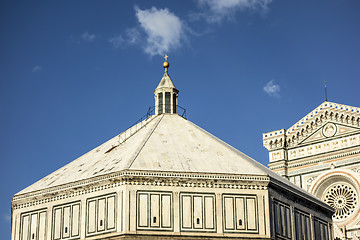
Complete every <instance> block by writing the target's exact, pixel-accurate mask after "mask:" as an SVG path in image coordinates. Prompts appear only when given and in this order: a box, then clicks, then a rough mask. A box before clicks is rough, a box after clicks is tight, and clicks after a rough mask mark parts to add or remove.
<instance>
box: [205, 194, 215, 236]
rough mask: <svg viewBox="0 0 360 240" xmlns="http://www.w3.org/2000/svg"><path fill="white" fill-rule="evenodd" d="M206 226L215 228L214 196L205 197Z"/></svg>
mask: <svg viewBox="0 0 360 240" xmlns="http://www.w3.org/2000/svg"><path fill="white" fill-rule="evenodd" d="M204 202H205V204H204V205H205V210H204V213H205V228H206V229H214V212H215V209H214V197H204Z"/></svg>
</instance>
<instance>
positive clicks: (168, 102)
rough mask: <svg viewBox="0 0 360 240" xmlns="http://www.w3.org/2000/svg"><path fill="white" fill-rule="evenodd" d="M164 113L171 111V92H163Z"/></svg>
mask: <svg viewBox="0 0 360 240" xmlns="http://www.w3.org/2000/svg"><path fill="white" fill-rule="evenodd" d="M165 113H171V94H170V93H169V92H166V93H165Z"/></svg>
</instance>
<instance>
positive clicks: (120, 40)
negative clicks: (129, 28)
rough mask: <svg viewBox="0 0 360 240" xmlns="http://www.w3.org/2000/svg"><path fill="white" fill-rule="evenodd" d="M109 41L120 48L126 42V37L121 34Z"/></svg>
mask: <svg viewBox="0 0 360 240" xmlns="http://www.w3.org/2000/svg"><path fill="white" fill-rule="evenodd" d="M109 42H110V43H111V44H112V45H113V47H114V48H119V47H121V46H122V44H123V43H124V42H125V39H124V38H123V37H122V36H121V34H120V35H118V36H115V37H113V38H110V39H109Z"/></svg>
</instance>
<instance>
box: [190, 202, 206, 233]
mask: <svg viewBox="0 0 360 240" xmlns="http://www.w3.org/2000/svg"><path fill="white" fill-rule="evenodd" d="M203 210H204V209H203V197H201V196H194V219H193V221H194V228H203Z"/></svg>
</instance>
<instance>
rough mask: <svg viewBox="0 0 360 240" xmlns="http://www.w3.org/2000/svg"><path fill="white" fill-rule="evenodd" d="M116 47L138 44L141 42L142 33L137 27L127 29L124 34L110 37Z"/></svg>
mask: <svg viewBox="0 0 360 240" xmlns="http://www.w3.org/2000/svg"><path fill="white" fill-rule="evenodd" d="M109 42H110V43H111V44H112V45H113V47H114V48H120V47H125V46H126V45H136V44H139V43H140V42H141V34H140V32H139V31H138V30H137V29H136V28H128V29H126V31H125V33H124V34H119V35H117V36H115V37H113V38H110V39H109Z"/></svg>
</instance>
